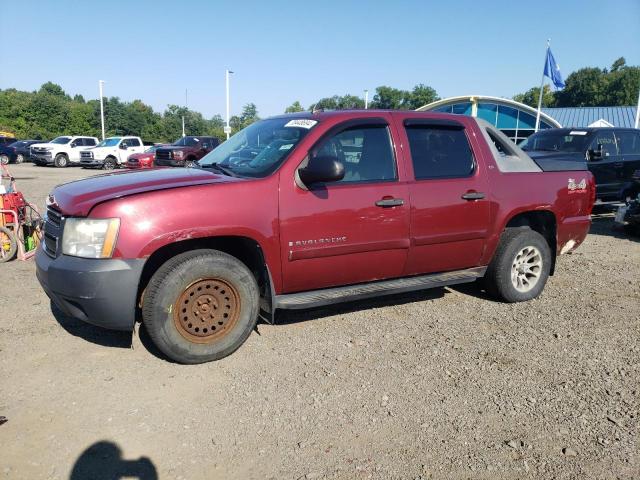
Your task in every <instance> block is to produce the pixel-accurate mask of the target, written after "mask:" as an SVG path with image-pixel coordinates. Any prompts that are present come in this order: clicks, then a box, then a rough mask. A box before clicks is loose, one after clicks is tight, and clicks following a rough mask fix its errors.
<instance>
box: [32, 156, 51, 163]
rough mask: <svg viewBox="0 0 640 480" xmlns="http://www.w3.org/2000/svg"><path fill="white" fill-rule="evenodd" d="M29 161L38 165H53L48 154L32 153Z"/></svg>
mask: <svg viewBox="0 0 640 480" xmlns="http://www.w3.org/2000/svg"><path fill="white" fill-rule="evenodd" d="M31 161H32V162H33V163H38V164H40V165H49V164H51V163H53V156H52V155H51V154H50V153H33V154H31Z"/></svg>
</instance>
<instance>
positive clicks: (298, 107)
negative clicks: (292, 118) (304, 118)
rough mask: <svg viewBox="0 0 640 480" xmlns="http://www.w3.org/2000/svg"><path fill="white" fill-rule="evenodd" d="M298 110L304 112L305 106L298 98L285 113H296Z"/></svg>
mask: <svg viewBox="0 0 640 480" xmlns="http://www.w3.org/2000/svg"><path fill="white" fill-rule="evenodd" d="M296 112H304V107H303V106H302V105H301V104H300V102H299V101H298V100H296V101H295V102H293V103H292V104H291V105H289V106H288V107H287V108H286V109H285V111H284V113H296Z"/></svg>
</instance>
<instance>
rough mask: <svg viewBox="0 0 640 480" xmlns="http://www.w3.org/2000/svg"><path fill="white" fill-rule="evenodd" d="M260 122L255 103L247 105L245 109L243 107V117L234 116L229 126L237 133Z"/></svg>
mask: <svg viewBox="0 0 640 480" xmlns="http://www.w3.org/2000/svg"><path fill="white" fill-rule="evenodd" d="M258 120H260V117H258V109H257V107H256V105H255V103H247V104H246V105H245V106H244V107H242V114H241V115H239V116H238V115H234V116H233V117H231V118H230V119H229V126H230V127H231V130H232V131H233V132H234V133H235V132H237V131H238V130H242V129H243V128H245V127H247V126H249V125H251V124H252V123H253V122H256V121H258Z"/></svg>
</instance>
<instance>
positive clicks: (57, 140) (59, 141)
mask: <svg viewBox="0 0 640 480" xmlns="http://www.w3.org/2000/svg"><path fill="white" fill-rule="evenodd" d="M70 141H71V137H56V138H54V139H53V140H51V143H57V144H60V145H64V144H65V143H69V142H70Z"/></svg>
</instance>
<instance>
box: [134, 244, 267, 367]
mask: <svg viewBox="0 0 640 480" xmlns="http://www.w3.org/2000/svg"><path fill="white" fill-rule="evenodd" d="M258 305H259V293H258V285H257V284H256V280H255V278H254V276H253V274H252V273H251V271H249V269H248V268H247V267H246V265H245V264H244V263H242V262H241V261H239V260H238V259H236V258H235V257H232V256H231V255H228V254H226V253H223V252H220V251H217V250H194V251H191V252H186V253H182V254H180V255H177V256H175V257H173V258H172V259H170V260H169V261H167V262H166V263H165V264H164V265H162V266H161V267H160V268H159V269H158V271H157V272H156V273H155V274H154V275H153V277H152V278H151V280H150V281H149V285H148V286H147V289H146V291H145V293H144V297H143V303H142V319H143V323H144V325H145V327H146V328H147V331H148V332H149V335H150V337H151V339H152V340H153V343H154V344H155V345H156V346H157V347H158V348H159V349H160V350H161V351H162V352H163V353H164V354H165V355H167V356H168V357H169V358H171V359H172V360H175V361H177V362H180V363H188V364H195V363H202V362H209V361H212V360H219V359H221V358H223V357H226V356H227V355H230V354H231V353H233V352H234V351H236V350H237V349H238V348H239V347H240V346H241V345H242V344H243V343H244V341H245V340H246V339H247V338H248V337H249V335H250V334H251V331H252V330H253V328H254V327H255V325H256V322H257V320H258Z"/></svg>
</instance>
